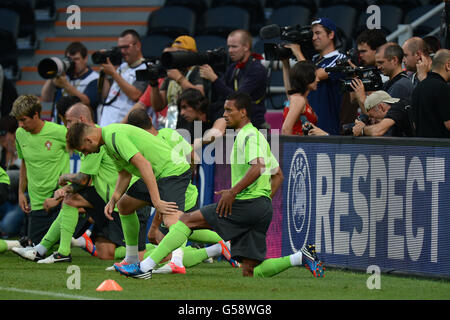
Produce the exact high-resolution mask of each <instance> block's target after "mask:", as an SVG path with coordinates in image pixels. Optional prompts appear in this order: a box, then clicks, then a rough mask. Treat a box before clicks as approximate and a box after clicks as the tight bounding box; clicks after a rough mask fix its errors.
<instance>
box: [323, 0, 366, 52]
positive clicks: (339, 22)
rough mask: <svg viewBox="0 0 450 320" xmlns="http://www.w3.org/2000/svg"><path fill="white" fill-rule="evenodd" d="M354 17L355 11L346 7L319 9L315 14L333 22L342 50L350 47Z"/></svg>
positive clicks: (337, 6)
mask: <svg viewBox="0 0 450 320" xmlns="http://www.w3.org/2000/svg"><path fill="white" fill-rule="evenodd" d="M356 15H357V11H356V9H355V8H352V7H350V6H346V5H336V6H330V7H325V8H320V9H319V11H318V12H317V16H318V17H326V18H329V19H331V20H333V21H334V23H335V24H336V27H337V29H338V36H339V37H340V40H341V42H342V47H343V48H344V49H348V48H349V47H350V46H351V40H352V37H353V33H354V29H355V22H356Z"/></svg>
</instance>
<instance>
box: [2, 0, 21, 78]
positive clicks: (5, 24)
mask: <svg viewBox="0 0 450 320" xmlns="http://www.w3.org/2000/svg"><path fill="white" fill-rule="evenodd" d="M19 24H20V17H19V15H18V14H17V13H16V12H15V11H13V10H10V9H4V8H0V42H1V44H2V45H1V46H0V64H1V65H2V66H3V68H11V69H12V73H13V75H14V76H15V75H17V73H18V71H19V67H18V61H17V56H18V54H17V44H16V41H17V36H18V34H19Z"/></svg>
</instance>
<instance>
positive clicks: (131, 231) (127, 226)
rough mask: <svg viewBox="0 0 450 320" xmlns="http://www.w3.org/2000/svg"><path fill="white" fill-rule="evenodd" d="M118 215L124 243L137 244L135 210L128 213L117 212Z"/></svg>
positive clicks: (137, 226) (137, 224)
mask: <svg viewBox="0 0 450 320" xmlns="http://www.w3.org/2000/svg"><path fill="white" fill-rule="evenodd" d="M119 216H120V221H121V222H122V230H123V236H124V237H125V243H126V245H127V246H137V245H138V241H139V218H138V216H137V214H136V212H134V213H132V214H128V215H124V214H119Z"/></svg>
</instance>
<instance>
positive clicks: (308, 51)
mask: <svg viewBox="0 0 450 320" xmlns="http://www.w3.org/2000/svg"><path fill="white" fill-rule="evenodd" d="M259 36H260V37H261V39H264V40H266V39H273V38H280V40H282V41H285V42H281V43H269V42H266V43H264V56H265V59H266V60H282V59H288V58H290V57H291V56H292V51H291V49H289V48H286V47H284V45H285V44H286V43H297V44H299V45H300V46H301V50H302V53H303V55H304V56H305V58H306V59H311V58H312V56H313V55H314V53H315V51H314V47H313V45H312V38H313V33H312V30H311V26H309V25H307V26H300V25H295V26H293V27H292V26H285V27H280V26H278V25H276V24H270V25H267V26H264V27H262V28H261V30H259Z"/></svg>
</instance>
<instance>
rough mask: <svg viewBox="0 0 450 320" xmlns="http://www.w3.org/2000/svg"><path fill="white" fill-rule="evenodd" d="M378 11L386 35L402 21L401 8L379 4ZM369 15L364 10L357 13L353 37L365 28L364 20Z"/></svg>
mask: <svg viewBox="0 0 450 320" xmlns="http://www.w3.org/2000/svg"><path fill="white" fill-rule="evenodd" d="M380 12H381V29H382V30H383V31H384V32H385V33H386V35H389V34H390V33H392V32H394V31H395V30H397V27H398V25H399V24H400V23H402V21H403V9H402V8H400V7H397V6H393V5H380ZM369 16H370V15H369V14H367V13H366V12H365V11H364V12H362V13H361V14H360V15H359V18H358V22H357V26H356V27H355V34H354V37H357V36H358V35H359V34H360V33H361V31H363V30H364V29H366V28H367V25H366V22H367V18H368V17H369Z"/></svg>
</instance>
